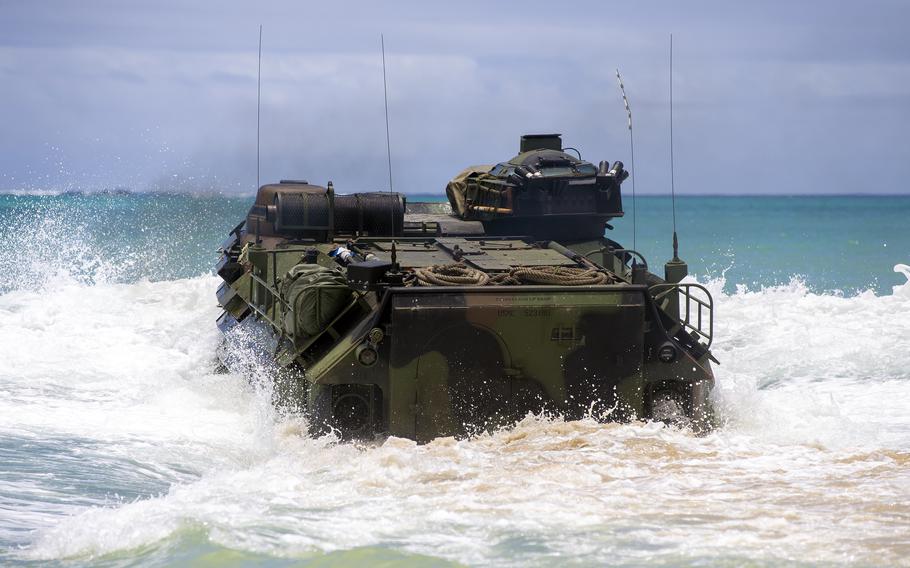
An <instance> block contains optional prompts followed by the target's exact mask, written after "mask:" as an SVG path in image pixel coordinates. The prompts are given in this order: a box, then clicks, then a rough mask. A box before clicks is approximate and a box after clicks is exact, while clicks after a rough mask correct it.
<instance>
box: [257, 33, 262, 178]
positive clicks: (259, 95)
mask: <svg viewBox="0 0 910 568" xmlns="http://www.w3.org/2000/svg"><path fill="white" fill-rule="evenodd" d="M261 114H262V24H259V68H258V70H257V72H256V189H257V190H258V189H259V117H260V115H261Z"/></svg>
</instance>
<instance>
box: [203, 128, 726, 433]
mask: <svg viewBox="0 0 910 568" xmlns="http://www.w3.org/2000/svg"><path fill="white" fill-rule="evenodd" d="M627 176H628V174H627V172H626V171H625V170H624V169H623V165H622V163H621V162H615V163H613V164H610V163H609V162H606V161H604V162H600V164H599V165H598V166H595V165H594V164H591V163H589V162H586V161H584V160H582V159H581V157H580V155H579V156H574V155H572V154H570V153H567V152H565V151H563V149H562V141H561V138H560V136H559V135H557V134H549V135H529V136H525V137H523V138H522V141H521V152H520V153H519V154H518V155H517V156H515V157H514V158H512V159H511V160H509V161H507V162H502V163H499V164H496V165H494V166H475V167H472V168H468V169H466V170H464V171H463V172H461V173H460V174H459V175H458V176H456V178H455V179H453V180H452V181H451V182H450V183H449V185H448V186H447V188H446V193H447V196H448V198H449V203H448V204H447V203H408V202H407V199H406V198H405V196H403V195H400V194H396V193H361V194H350V195H343V194H340V193H339V194H336V193H335V191H334V188H332V187H331V184H327V186H326V187H322V186H317V185H313V184H310V183H307V182H282V183H279V184H270V185H265V186H262V187H261V188H260V189H259V192H258V194H257V197H256V201H255V203H254V205H253V206H252V208H251V210H250V213H249V215H248V216H247V219H246V220H245V222H244V223H241V225H239V226H238V227H236V228H235V229H234V230H233V231H232V232H231V234H230V236H229V238H228V239H227V240H226V241H225V243H224V244H223V245H222V247H221V251H222V259H221V261H220V262H219V264H218V266H217V270H218V274H219V275H220V276H221V277H222V278H223V279H224V283H223V284H222V286H221V287H220V288H219V290H218V300H219V303H220V305H221V306H222V307H223V309H224V313H223V314H222V315H221V317H220V318H219V321H218V324H219V327H220V328H221V329H222V331H224V332H225V333H226V334H231V333H232V329H233V328H234V327H235V326H237V324H238V323H239V322H246V325H254V326H257V327H259V328H261V329H264V330H267V332H268V334H267V335H268V336H269V337H271V338H272V339H271V341H270V342H268V343H269V344H268V345H263V346H262V348H263V350H267V352H268V353H270V354H272V355H271V357H272V358H273V359H274V362H275V364H276V368H277V369H278V371H276V373H275V381H276V385H277V387H278V388H277V389H276V393H278V394H277V397H278V398H279V400H278V401H277V402H278V403H282V404H290V405H293V406H294V407H296V408H302V409H303V410H304V412H305V413H307V415H308V418H309V423H310V425H311V429H312V430H313V431H314V432H321V431H325V430H327V429H334V430H336V431H338V432H339V433H340V434H341V435H342V436H343V437H345V438H363V437H371V436H375V435H384V434H388V435H394V436H401V437H407V438H411V439H414V440H417V441H419V442H426V441H429V440H432V439H433V438H436V437H439V436H453V435H454V436H470V435H473V434H476V433H479V432H483V431H486V430H489V429H492V428H499V427H505V426H508V425H509V424H511V423H514V422H515V421H517V420H519V419H521V418H523V417H524V416H526V415H527V414H528V413H541V412H547V413H551V414H553V415H559V416H563V417H564V418H566V419H568V420H574V419H580V418H583V417H593V418H595V419H599V420H618V421H628V420H635V419H661V420H667V421H673V422H676V423H679V424H685V425H689V426H690V427H692V428H693V429H694V430H695V431H697V432H703V431H706V430H708V429H709V428H710V427H711V421H712V412H711V407H710V397H709V395H710V391H711V389H712V387H713V383H714V377H713V372H712V370H711V365H710V361H711V360H713V357H712V355H711V353H710V351H709V347H710V342H711V339H712V335H713V304H712V300H711V297H710V294H708V292H707V290H705V289H704V288H702V287H701V286H698V285H696V284H683V283H677V282H665V281H664V280H663V279H661V278H659V277H658V276H656V275H654V274H652V273H651V272H649V271H647V265H646V264H644V265H643V267H644V270H640V271H639V272H640V273H639V274H637V275H636V276H635V277H634V278H633V270H632V262H633V259H636V262H639V263H641V262H643V261H644V259H643V258H641V256H640V255H638V253H636V252H635V251H631V250H628V249H625V248H623V247H622V246H620V245H619V244H618V243H616V242H614V241H612V240H610V239H608V238H605V237H604V230H605V228H611V227H610V225H609V221H610V220H611V219H615V218H618V217H621V216H622V215H623V211H622V199H621V192H620V187H621V184H622V182H623V180H624V179H625V178H626V177H627ZM592 282H596V284H592ZM668 409H669V411H668Z"/></svg>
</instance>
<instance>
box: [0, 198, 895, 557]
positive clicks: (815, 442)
mask: <svg viewBox="0 0 910 568" xmlns="http://www.w3.org/2000/svg"><path fill="white" fill-rule="evenodd" d="M624 197H625V208H626V212H627V214H626V217H625V218H623V219H616V220H614V222H613V224H614V225H615V227H616V228H615V230H614V231H612V233H610V235H609V236H611V237H612V238H614V239H615V240H618V241H620V242H622V243H623V244H625V245H626V246H632V245H633V242H634V244H635V248H637V249H638V250H639V251H640V252H642V253H643V254H644V255H645V257H646V258H647V259H648V261H649V263H650V265H651V267H652V270H655V271H657V272H659V271H660V267H661V265H662V264H663V263H664V262H665V261H666V260H668V258H669V257H670V256H671V253H672V250H671V235H672V211H671V208H670V200H669V199H668V198H666V197H653V196H649V197H648V196H646V197H639V198H638V199H637V200H636V201H635V204H634V209H635V214H634V223H633V214H632V211H633V203H632V199H631V197H630V195H628V194H626V195H625V196H624ZM429 198H431V199H437V200H438V199H441V197H440V196H431V197H429ZM409 199H411V200H419V199H421V198H420V197H418V196H410V197H409ZM251 202H252V197H251V196H244V197H236V196H221V195H189V194H142V193H138V194H132V193H126V192H115V193H92V194H81V193H64V194H50V193H48V194H40V195H36V194H34V193H20V194H0V243H2V249H0V350H2V351H0V565H20V564H21V565H34V566H47V565H51V566H83V565H101V566H133V565H150V566H173V565H180V566H183V565H190V566H193V565H195V566H215V565H218V566H220V565H261V566H287V565H294V566H297V565H300V566H351V565H371V566H372V565H396V566H397V565H406V566H436V565H440V566H442V565H451V564H455V565H459V564H460V565H471V566H487V565H494V566H551V565H567V566H603V565H613V566H655V565H657V566H681V565H690V566H742V565H747V566H780V565H798V566H816V565H826V566H910V560H908V559H910V412H908V403H907V400H910V357H908V353H910V317H908V316H910V283H908V278H910V266H907V265H910V223H908V219H910V196H907V197H824V196H822V197H701V196H698V197H696V196H686V197H682V196H681V197H678V198H677V202H676V206H677V211H676V215H677V230H678V233H679V237H680V256H681V257H682V258H684V259H685V260H686V261H688V263H689V267H690V273H691V274H692V275H693V276H694V277H695V278H696V279H697V280H698V281H699V282H701V283H703V284H705V285H706V286H707V287H708V288H709V289H710V290H711V291H712V294H713V295H714V298H715V302H716V321H717V329H716V336H715V344H714V353H715V355H716V356H717V358H718V359H719V360H720V361H721V364H720V365H719V366H718V367H717V368H716V374H717V389H716V392H715V399H716V400H715V402H716V404H717V407H718V409H719V412H720V415H721V419H722V425H721V427H720V428H719V429H718V430H717V431H715V432H713V433H711V434H710V435H708V436H705V437H695V436H693V435H692V434H691V433H688V432H686V431H680V430H676V429H673V428H667V427H664V426H662V425H659V424H648V423H632V424H625V425H615V424H612V425H603V424H598V423H596V422H594V421H591V420H583V421H580V422H574V423H564V422H562V421H560V420H558V419H553V418H547V417H536V416H529V417H527V418H526V419H525V420H524V421H522V422H521V423H520V424H518V425H517V426H515V427H514V428H511V429H508V430H503V431H499V432H494V433H491V434H488V435H484V436H480V437H477V438H474V439H470V440H451V439H443V440H437V441H434V442H432V443H430V444H427V445H424V446H416V445H415V444H413V443H411V442H409V441H407V440H401V439H395V438H390V439H387V440H384V441H381V442H376V443H373V444H366V445H352V444H339V443H337V440H335V439H333V438H331V437H325V438H319V439H311V438H308V437H307V436H305V435H304V434H303V432H305V430H306V428H305V422H304V420H305V419H304V418H303V417H299V416H293V415H287V414H283V413H280V412H278V411H277V410H276V409H275V408H273V407H272V405H271V404H270V392H269V390H268V385H267V382H262V381H253V382H252V383H251V382H250V381H249V380H247V379H245V378H243V377H240V376H236V375H230V374H227V375H224V374H215V373H214V372H213V365H212V361H213V353H214V350H215V347H216V345H217V343H218V332H217V330H216V329H215V325H214V321H215V318H216V317H217V315H218V313H219V310H218V308H217V305H216V301H215V296H214V292H215V288H216V287H217V285H218V279H217V277H215V276H214V275H213V274H212V270H211V267H212V265H213V263H214V261H215V260H216V258H217V254H216V249H217V247H218V245H219V243H220V242H221V241H222V240H223V238H224V237H225V236H226V233H227V232H228V231H229V230H230V229H231V228H232V227H233V226H235V225H236V224H237V223H238V222H239V221H240V220H241V219H242V217H243V216H244V215H245V213H246V210H247V209H248V208H249V206H250V204H251ZM633 225H634V226H635V229H634V236H633Z"/></svg>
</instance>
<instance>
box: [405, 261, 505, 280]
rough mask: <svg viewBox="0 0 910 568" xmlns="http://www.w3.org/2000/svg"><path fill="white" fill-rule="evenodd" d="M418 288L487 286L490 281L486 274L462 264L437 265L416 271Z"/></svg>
mask: <svg viewBox="0 0 910 568" xmlns="http://www.w3.org/2000/svg"><path fill="white" fill-rule="evenodd" d="M414 276H415V277H416V281H417V282H416V284H417V285H418V286H485V285H486V284H487V283H488V282H489V281H490V276H489V275H488V274H487V273H486V272H482V271H480V270H475V269H473V268H468V267H467V266H465V265H464V264H462V263H455V264H442V265H440V264H435V265H433V266H428V267H426V268H418V269H416V270H414Z"/></svg>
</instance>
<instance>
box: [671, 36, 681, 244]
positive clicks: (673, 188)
mask: <svg viewBox="0 0 910 568" xmlns="http://www.w3.org/2000/svg"><path fill="white" fill-rule="evenodd" d="M675 170H676V168H675V167H674V163H673V34H672V33H671V34H670V202H671V204H672V207H673V260H679V240H678V239H677V238H676V184H675V183H674V179H673V178H674V172H675Z"/></svg>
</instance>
